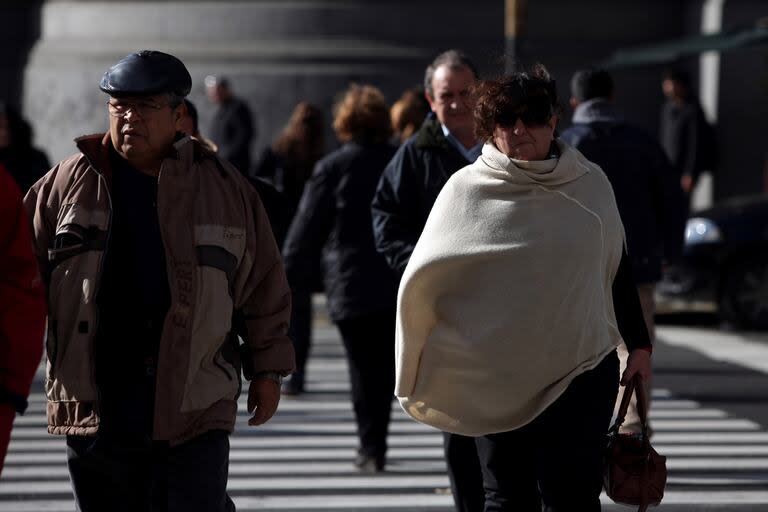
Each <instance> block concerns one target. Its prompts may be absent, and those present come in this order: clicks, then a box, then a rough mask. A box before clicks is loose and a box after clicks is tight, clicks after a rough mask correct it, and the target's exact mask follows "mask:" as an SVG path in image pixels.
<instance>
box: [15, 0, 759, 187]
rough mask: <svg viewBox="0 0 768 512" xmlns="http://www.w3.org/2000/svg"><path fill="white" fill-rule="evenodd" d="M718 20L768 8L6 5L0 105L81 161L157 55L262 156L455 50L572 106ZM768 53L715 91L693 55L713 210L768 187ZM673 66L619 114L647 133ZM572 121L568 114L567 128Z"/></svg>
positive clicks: (395, 88) (632, 2)
mask: <svg viewBox="0 0 768 512" xmlns="http://www.w3.org/2000/svg"><path fill="white" fill-rule="evenodd" d="M713 12H715V13H719V18H717V16H716V17H715V18H717V20H716V21H717V23H715V26H717V25H719V26H720V27H721V28H726V27H733V26H739V25H750V24H754V22H755V20H757V19H758V18H760V17H763V16H766V15H768V6H766V3H765V1H764V0H673V1H670V0H621V1H618V2H604V1H601V0H581V1H578V2H573V1H568V0H527V1H526V0H476V1H474V2H467V1H464V0H416V1H413V0H280V1H277V0H239V1H238V0H228V1H218V2H213V1H202V0H187V1H163V0H154V1H153V0H142V1H135V0H134V1H120V0H114V1H96V0H47V1H42V2H41V1H39V0H31V1H29V0H7V1H5V2H3V3H2V6H0V28H2V29H5V30H4V31H3V35H2V36H0V37H2V38H3V39H4V42H5V44H4V45H3V47H2V49H1V50H0V58H1V59H2V62H0V69H2V72H3V73H4V77H5V80H4V83H3V84H1V85H0V100H3V99H6V100H10V101H11V102H15V103H20V104H22V105H23V110H24V113H25V115H26V116H27V117H28V118H29V119H30V121H31V122H32V123H33V125H34V127H35V130H36V133H37V136H36V143H37V144H38V145H41V146H43V147H44V148H46V149H47V151H48V152H49V154H50V156H51V158H52V159H53V160H57V159H60V158H63V157H65V156H67V155H69V154H71V153H72V152H73V151H74V145H73V144H72V142H71V141H72V139H73V138H75V137H76V136H78V135H81V134H84V133H94V132H97V131H100V130H104V129H105V128H106V116H105V110H104V101H105V99H106V98H105V97H104V95H103V94H101V93H100V92H99V91H98V88H97V84H98V80H99V78H100V76H101V73H103V71H104V70H105V69H106V68H107V67H108V66H109V65H111V64H112V63H114V62H116V61H117V60H118V59H119V58H120V57H122V56H123V55H125V54H127V53H129V52H132V51H135V50H138V49H143V48H152V49H158V50H163V51H167V52H169V53H173V54H175V55H177V56H179V57H180V58H181V59H182V60H183V61H184V62H185V63H186V64H187V66H188V67H189V70H190V72H191V74H192V78H193V81H194V86H193V89H192V93H191V99H192V100H193V101H195V102H196V104H197V105H198V107H199V109H200V115H201V126H202V128H203V130H204V129H205V127H206V125H207V122H208V120H209V119H210V116H211V114H212V111H213V109H212V107H211V106H210V105H209V104H208V102H207V100H206V99H205V92H204V87H203V78H204V76H205V75H207V74H209V73H221V74H225V75H227V76H229V77H230V79H231V82H232V86H233V89H234V91H235V93H236V94H237V95H238V96H240V97H242V98H244V99H245V100H246V101H247V102H248V103H249V105H250V106H251V108H252V110H253V111H254V112H255V114H256V118H257V119H256V122H257V126H258V136H257V140H256V141H255V142H254V148H253V149H254V154H257V151H258V150H259V149H260V148H261V147H263V146H264V145H266V144H269V143H270V142H271V140H272V138H273V137H274V136H275V135H276V134H277V132H278V131H279V129H280V128H281V127H282V125H283V124H284V123H285V121H286V120H287V118H288V116H289V114H290V112H291V109H292V108H293V106H294V104H295V103H296V102H297V101H299V100H302V99H303V100H308V101H311V102H314V103H317V104H319V105H322V106H323V107H324V108H325V109H326V111H327V112H328V113H329V114H330V107H331V105H332V103H333V100H334V98H335V95H336V94H337V93H338V92H339V91H341V90H343V89H344V88H345V87H346V86H347V84H348V83H349V82H350V81H359V82H371V83H373V84H375V85H377V86H378V87H380V88H381V89H382V90H383V91H384V93H385V94H386V95H387V98H388V100H390V101H393V100H395V99H396V98H397V97H398V96H399V94H400V92H401V91H402V90H403V89H405V88H407V87H411V86H414V85H418V84H420V82H421V80H422V76H423V71H424V67H425V66H426V64H427V63H428V62H429V61H430V60H431V58H432V57H433V56H434V55H436V54H437V53H439V52H440V51H442V50H444V49H446V48H451V47H459V48H463V49H464V50H466V51H467V52H468V53H469V54H471V55H472V56H474V57H475V58H476V59H477V60H478V61H479V62H480V64H481V71H482V72H483V73H484V74H486V75H498V74H501V73H502V72H503V71H504V62H505V61H504V58H505V51H506V57H507V58H508V59H511V60H515V61H517V62H518V63H520V64H523V65H526V64H531V63H533V62H542V63H544V64H545V65H547V67H548V68H549V69H550V71H551V72H552V73H553V75H554V76H555V77H556V78H557V80H558V88H559V91H560V94H561V95H562V99H563V102H564V104H565V103H567V98H568V95H569V92H568V82H569V80H570V76H571V74H572V73H573V72H574V71H575V70H576V69H579V68H583V67H586V66H590V65H593V64H596V63H599V62H601V61H603V60H605V59H606V58H607V57H609V55H610V54H611V53H612V52H613V51H614V50H615V49H617V48H621V47H631V46H635V45H644V44H651V43H654V42H657V41H662V40H668V39H674V38H678V37H683V36H685V35H689V34H696V33H699V32H701V31H702V29H703V28H705V27H706V26H707V23H709V25H710V26H711V25H712V23H711V14H712V13H713ZM707 13H709V15H708V14H707ZM707 16H709V18H707ZM705 18H707V19H709V21H707V19H705ZM505 36H506V44H505ZM33 43H34V44H33ZM766 53H767V52H766V51H765V48H762V49H761V48H752V49H744V50H740V51H734V52H730V53H724V54H722V55H721V56H720V57H719V58H718V61H717V66H716V67H715V68H716V69H715V72H716V73H715V75H714V78H712V72H711V70H712V66H711V65H709V67H707V65H703V64H702V60H701V59H699V58H691V59H686V60H685V61H683V62H681V64H682V66H683V67H685V68H686V69H687V70H688V71H689V72H690V73H691V75H692V77H693V78H694V83H696V84H699V83H700V82H702V83H703V82H705V81H706V82H707V85H706V87H705V89H706V90H705V91H704V92H705V94H706V95H708V99H706V101H705V103H706V104H705V109H708V113H709V114H710V115H711V116H712V117H713V118H714V119H716V120H717V124H718V129H717V134H718V139H719V143H720V154H721V162H722V165H721V169H720V170H719V173H718V174H717V175H716V176H715V197H716V198H720V197H727V196H732V195H738V194H747V193H758V192H764V191H765V190H766V184H765V181H766V180H765V172H766V149H765V145H764V140H765V138H766V137H765V128H764V121H763V120H764V119H765V118H766V115H767V114H768V101H766V99H768V57H767V56H766ZM664 67H665V66H664V65H653V66H644V67H638V68H631V69H623V70H617V71H615V72H614V76H615V79H616V84H617V91H618V95H617V98H616V100H617V103H618V106H619V108H620V109H621V110H622V111H623V112H624V114H625V116H626V117H627V118H628V119H629V120H631V121H633V122H635V123H637V124H640V125H642V126H645V127H646V128H647V129H648V130H649V131H651V132H652V133H656V132H657V131H658V115H659V109H660V106H661V103H662V100H663V97H662V93H661V87H660V76H661V73H662V71H663V69H664ZM702 69H704V71H705V73H704V74H706V75H707V77H705V76H703V75H702V74H701V73H700V71H701V70H702ZM707 70H709V71H707ZM700 78H701V79H702V80H699V79H700ZM705 78H706V80H705ZM713 86H714V101H712V96H713V93H712V87H713ZM569 118H570V110H569V109H566V115H565V119H564V120H563V123H562V125H563V126H566V125H567V124H568V123H569ZM329 119H330V117H329ZM329 124H330V122H329ZM329 136H330V131H329Z"/></svg>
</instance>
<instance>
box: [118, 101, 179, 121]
mask: <svg viewBox="0 0 768 512" xmlns="http://www.w3.org/2000/svg"><path fill="white" fill-rule="evenodd" d="M168 105H169V104H168V103H166V104H164V105H158V104H157V103H154V102H151V101H116V102H114V103H113V102H112V101H111V100H110V101H107V108H108V109H109V115H111V116H112V117H125V116H127V115H128V112H133V113H134V114H138V115H139V117H141V118H146V117H150V116H152V114H154V113H155V112H158V111H159V110H161V109H163V108H164V107H167V106H168Z"/></svg>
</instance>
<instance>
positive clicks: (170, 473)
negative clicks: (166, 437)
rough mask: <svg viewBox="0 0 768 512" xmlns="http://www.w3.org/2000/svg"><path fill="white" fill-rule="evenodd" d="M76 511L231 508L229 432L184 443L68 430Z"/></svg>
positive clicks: (212, 511) (217, 511)
mask: <svg viewBox="0 0 768 512" xmlns="http://www.w3.org/2000/svg"><path fill="white" fill-rule="evenodd" d="M67 465H68V466H69V475H70V479H71V482H72V488H73V491H74V494H75V503H76V505H77V510H78V511H79V512H103V511H105V510H109V511H110V512H182V511H183V512H234V510H235V504H234V503H232V500H231V499H230V498H229V496H228V495H227V491H226V489H227V476H228V470H229V434H228V433H227V432H226V431H223V430H212V431H209V432H206V433H204V434H202V435H200V436H198V437H196V438H194V439H192V440H190V441H187V442H186V443H183V444H180V445H178V446H173V447H171V446H169V444H168V443H166V442H160V441H149V440H147V441H143V442H138V441H133V442H126V441H125V440H123V441H122V442H121V441H120V440H119V439H110V438H108V437H107V438H105V437H98V436H97V437H82V436H67Z"/></svg>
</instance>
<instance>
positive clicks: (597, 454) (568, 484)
mask: <svg viewBox="0 0 768 512" xmlns="http://www.w3.org/2000/svg"><path fill="white" fill-rule="evenodd" d="M618 382H619V360H618V356H617V355H616V352H615V351H614V352H611V353H610V354H609V355H607V356H606V357H605V358H604V359H603V360H602V361H601V362H600V364H598V365H597V366H596V367H595V368H594V369H592V370H590V371H587V372H585V373H583V374H581V375H579V376H578V377H576V378H575V379H574V380H573V381H572V382H571V384H570V385H569V386H568V389H566V391H565V392H564V393H563V394H562V395H561V396H560V398H558V399H557V400H556V401H555V402H554V403H553V404H552V405H550V406H549V407H548V408H547V409H546V410H544V412H542V413H541V414H540V415H539V416H538V417H536V419H534V420H533V421H532V422H531V423H529V424H527V425H525V426H523V427H521V428H519V429H516V430H512V431H509V432H502V433H499V434H491V435H487V436H481V437H478V438H476V439H475V442H476V444H477V451H478V455H479V456H480V464H481V466H482V471H483V481H484V485H485V512H500V511H512V510H514V511H516V512H528V511H536V512H540V511H541V510H542V508H541V507H542V503H543V505H544V510H546V511H548V512H561V511H569V512H570V511H579V512H592V511H599V510H600V491H601V489H602V458H603V449H604V447H605V434H606V432H607V431H608V427H609V426H610V421H611V416H612V414H613V404H614V402H615V401H616V395H617V393H618ZM532 489H538V491H539V496H537V495H536V493H535V492H532Z"/></svg>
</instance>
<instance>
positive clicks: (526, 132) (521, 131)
mask: <svg viewBox="0 0 768 512" xmlns="http://www.w3.org/2000/svg"><path fill="white" fill-rule="evenodd" d="M555 126H557V116H552V117H551V118H550V119H549V121H547V122H546V123H545V124H543V125H531V126H526V125H525V124H524V123H523V121H522V120H521V119H520V118H518V119H517V120H516V121H515V124H514V125H512V126H509V127H507V126H501V125H498V124H497V125H496V127H495V128H494V129H493V142H494V144H496V147H497V148H498V149H499V151H501V152H502V153H504V154H505V155H507V156H508V157H510V158H514V159H515V160H544V159H546V158H547V155H548V154H549V146H550V145H551V144H552V139H553V136H554V133H555Z"/></svg>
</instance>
